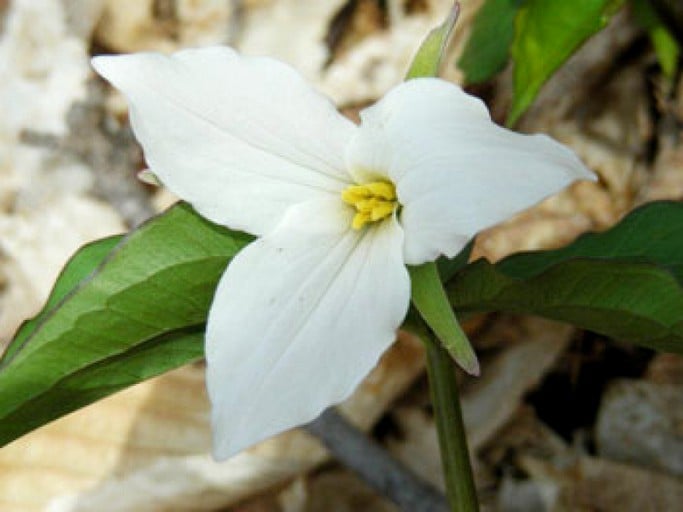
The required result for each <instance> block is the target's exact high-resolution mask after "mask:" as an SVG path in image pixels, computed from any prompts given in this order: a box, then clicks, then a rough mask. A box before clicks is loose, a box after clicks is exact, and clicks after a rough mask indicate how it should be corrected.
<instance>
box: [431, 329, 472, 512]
mask: <svg viewBox="0 0 683 512" xmlns="http://www.w3.org/2000/svg"><path fill="white" fill-rule="evenodd" d="M420 337H421V339H422V341H423V343H424V345H425V348H426V356H427V372H428V374H429V389H430V393H431V397H432V405H433V407H434V416H435V419H436V428H437V432H438V436H439V448H440V451H441V464H442V465H443V475H444V481H445V483H446V495H447V497H448V502H449V504H450V507H451V510H452V511H453V512H478V510H479V505H478V501H477V491H476V488H475V486H474V477H473V475H472V467H471V464H470V458H469V451H468V448H467V437H466V433H465V424H464V422H463V418H462V411H461V408H460V398H459V394H458V384H457V381H456V378H455V371H454V370H455V369H454V367H453V361H452V359H451V357H450V355H449V354H448V352H447V351H446V349H444V348H443V346H442V345H441V343H440V342H439V341H438V340H437V339H436V338H435V337H434V336H433V335H432V334H431V333H430V332H428V331H427V330H426V329H425V331H424V333H423V334H422V335H421V336H420Z"/></svg>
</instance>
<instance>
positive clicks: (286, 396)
mask: <svg viewBox="0 0 683 512" xmlns="http://www.w3.org/2000/svg"><path fill="white" fill-rule="evenodd" d="M352 215H353V213H352V211H351V210H350V208H347V207H345V206H343V205H341V207H340V201H338V200H334V201H328V200H323V201H312V202H310V203H306V204H304V205H300V206H296V207H294V208H292V210H291V211H290V212H288V215H287V216H286V217H285V219H284V220H283V222H282V224H280V225H279V226H278V227H276V228H275V230H274V231H273V232H272V233H271V234H269V235H266V236H265V237H264V238H261V239H259V240H257V241H255V242H254V243H252V244H251V245H249V246H248V247H246V248H245V249H244V250H242V251H241V252H240V253H239V254H238V255H237V256H236V257H235V258H234V260H233V261H232V263H231V264H230V266H229V267H228V269H227V271H226V273H225V275H224V276H223V278H222V279H221V282H220V284H219V286H218V289H217V291H216V295H215V297H214V302H213V305H212V307H211V312H210V315H209V321H208V326H207V338H206V357H207V364H208V368H207V386H208V390H209V396H210V398H211V402H212V422H213V432H214V456H215V457H216V458H217V459H219V460H222V459H225V458H227V457H229V456H231V455H233V454H235V453H236V452H238V451H240V450H242V449H244V448H246V447H248V446H250V445H252V444H254V443H256V442H258V441H260V440H263V439H265V438H267V437H270V436H272V435H274V434H277V433H279V432H281V431H283V430H286V429H288V428H290V427H293V426H295V425H298V424H301V423H304V422H308V421H310V420H312V419H314V418H315V417H316V416H317V415H318V414H319V413H320V412H321V411H322V410H323V409H325V408H326V407H327V406H329V405H331V404H335V403H338V402H340V401H342V400H344V399H345V398H346V397H347V396H348V395H349V394H350V393H351V392H352V391H353V390H354V389H355V387H356V386H357V384H358V383H359V382H360V380H361V379H362V378H363V377H364V376H365V375H366V374H367V373H368V372H369V371H370V369H371V368H372V367H373V366H374V365H375V364H376V362H377V359H378V358H379V356H380V355H381V354H382V352H384V350H385V349H386V348H387V347H388V346H389V345H390V344H391V343H392V342H393V340H394V338H395V334H396V329H397V328H398V326H399V325H400V323H401V321H402V320H403V318H404V316H405V314H406V311H407V308H408V302H409V297H410V282H409V278H408V274H407V271H406V269H405V266H404V265H403V258H402V247H403V232H402V230H401V227H400V226H399V225H398V223H397V222H396V220H395V219H390V220H387V221H385V222H382V223H380V224H378V225H377V226H374V227H371V228H369V229H367V230H366V231H364V232H360V233H359V232H356V231H353V230H351V229H349V226H350V222H351V217H352Z"/></svg>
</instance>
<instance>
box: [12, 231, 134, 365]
mask: <svg viewBox="0 0 683 512" xmlns="http://www.w3.org/2000/svg"><path fill="white" fill-rule="evenodd" d="M122 238H123V236H122V235H116V236H111V237H109V238H103V239H101V240H97V241H95V242H92V243H89V244H87V245H84V246H83V247H81V248H80V249H79V250H78V252H77V253H76V254H74V256H73V257H72V258H71V259H70V260H69V262H68V263H67V264H66V265H65V267H64V268H63V269H62V271H61V273H60V274H59V277H58V278H57V282H56V283H55V285H54V287H53V288H52V291H51V292H50V296H49V297H48V299H47V302H46V303H45V306H43V309H42V310H41V311H40V313H38V314H37V315H36V316H35V317H33V318H32V319H30V320H27V321H26V322H24V323H23V324H21V326H20V327H19V329H18V330H17V332H16V333H15V334H14V338H13V339H12V341H11V343H10V344H9V345H8V346H7V348H6V349H5V352H4V353H3V354H2V357H0V368H2V367H3V366H5V365H6V364H7V363H8V361H9V359H10V358H11V357H12V355H13V354H14V353H15V352H16V351H17V350H18V349H19V348H20V347H21V345H22V343H23V342H24V341H25V340H26V338H28V337H29V336H30V335H31V333H32V332H33V331H34V330H35V329H36V327H37V326H38V324H40V322H42V321H43V319H44V318H46V317H47V315H48V313H49V312H50V310H51V309H52V308H54V307H55V306H56V305H57V304H58V303H59V302H60V301H61V300H62V299H63V298H64V297H65V296H66V294H67V293H69V292H70V291H72V290H73V289H74V288H76V286H77V285H78V283H80V282H81V281H83V280H84V279H85V278H86V277H88V276H89V275H90V274H91V273H92V272H94V270H95V269H96V268H97V267H98V266H99V264H100V263H102V261H103V260H104V258H105V256H107V254H109V253H110V252H111V250H112V249H113V248H114V247H115V246H116V244H118V243H119V242H120V241H121V239H122Z"/></svg>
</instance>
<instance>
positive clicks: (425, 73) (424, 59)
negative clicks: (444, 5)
mask: <svg viewBox="0 0 683 512" xmlns="http://www.w3.org/2000/svg"><path fill="white" fill-rule="evenodd" d="M459 14H460V5H459V4H458V3H457V2H455V3H454V4H453V8H452V9H451V11H450V13H449V14H448V17H447V18H446V19H445V20H444V22H443V23H442V24H441V25H439V26H438V27H436V28H435V29H433V30H432V31H431V32H430V33H429V34H427V37H426V38H425V40H424V41H423V42H422V44H421V45H420V48H418V50H417V53H416V54H415V57H413V61H412V63H411V64H410V68H409V69H408V73H407V74H406V80H409V79H411V78H419V77H429V76H437V75H438V74H439V67H440V65H441V59H442V57H443V53H444V51H445V50H446V47H447V46H448V42H449V41H450V39H451V34H452V33H453V27H455V22H456V21H457V20H458V15H459Z"/></svg>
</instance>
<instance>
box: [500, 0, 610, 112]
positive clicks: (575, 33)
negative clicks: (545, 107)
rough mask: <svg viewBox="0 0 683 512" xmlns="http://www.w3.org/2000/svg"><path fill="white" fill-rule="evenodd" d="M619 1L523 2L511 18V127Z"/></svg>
mask: <svg viewBox="0 0 683 512" xmlns="http://www.w3.org/2000/svg"><path fill="white" fill-rule="evenodd" d="M622 3H623V0H572V1H567V0H527V1H526V2H525V3H524V5H523V6H522V7H521V9H520V10H519V12H518V13H517V18H516V19H515V37H514V41H513V43H512V49H511V53H512V58H513V60H514V63H515V69H514V76H513V80H514V84H513V98H512V107H511V110H510V114H509V117H508V125H513V124H514V123H515V122H516V121H517V119H519V117H520V116H521V115H522V114H523V113H524V112H525V111H526V109H527V108H528V107H529V106H530V105H531V103H532V102H533V100H534V98H535V97H536V95H537V94H538V92H539V90H540V89H541V86H542V85H543V84H544V83H545V82H546V81H547V80H548V79H549V78H550V76H551V75H552V74H553V73H554V72H555V71H556V70H557V69H558V68H559V67H560V66H561V65H562V64H563V63H564V62H565V61H566V60H567V59H568V58H569V57H571V55H572V54H573V53H574V51H576V50H577V49H578V48H579V46H580V45H581V44H583V43H584V42H585V41H586V39H588V38H589V37H590V36H592V35H593V34H595V33H596V32H598V31H599V30H600V29H602V28H603V27H605V25H607V22H608V21H609V19H610V18H611V16H612V15H613V14H614V13H615V12H616V11H617V10H618V8H619V7H621V4H622Z"/></svg>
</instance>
